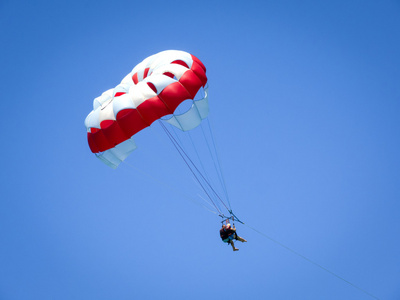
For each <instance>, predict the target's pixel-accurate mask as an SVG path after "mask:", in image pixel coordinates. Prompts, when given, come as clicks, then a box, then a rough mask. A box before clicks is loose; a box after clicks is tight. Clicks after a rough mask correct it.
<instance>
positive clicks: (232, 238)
mask: <svg viewBox="0 0 400 300" xmlns="http://www.w3.org/2000/svg"><path fill="white" fill-rule="evenodd" d="M236 237H237V235H236V233H234V234H231V235H230V236H228V237H227V238H226V239H224V240H222V241H223V242H224V243H229V242H230V241H232V240H234V239H236Z"/></svg>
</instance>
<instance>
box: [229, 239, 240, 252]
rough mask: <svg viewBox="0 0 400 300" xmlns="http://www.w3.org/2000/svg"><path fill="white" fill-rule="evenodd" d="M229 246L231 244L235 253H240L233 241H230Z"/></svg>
mask: <svg viewBox="0 0 400 300" xmlns="http://www.w3.org/2000/svg"><path fill="white" fill-rule="evenodd" d="M229 244H231V246H232V250H233V251H238V250H239V249H238V248H235V244H234V243H233V241H230V242H229Z"/></svg>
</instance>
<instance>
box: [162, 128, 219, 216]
mask: <svg viewBox="0 0 400 300" xmlns="http://www.w3.org/2000/svg"><path fill="white" fill-rule="evenodd" d="M171 128H172V130H169V132H170V133H171V135H172V134H174V137H175V138H174V139H176V141H175V142H176V144H178V145H179V147H180V148H181V149H182V150H183V151H184V149H185V147H184V143H183V142H182V140H181V139H180V138H179V134H177V132H180V130H178V129H177V128H175V127H173V126H172V127H171ZM185 134H187V135H188V136H189V139H190V141H191V144H192V147H193V149H194V151H195V152H196V156H197V159H198V161H199V162H200V165H201V168H202V171H203V174H204V176H205V177H206V179H207V180H208V182H210V180H209V176H208V174H207V172H206V169H205V168H204V165H203V162H202V160H201V158H200V155H199V153H198V151H197V148H196V145H195V143H194V142H193V139H192V135H191V133H190V131H187V132H186V133H185ZM186 149H187V147H186ZM199 173H200V172H199ZM193 180H194V181H195V182H196V183H197V184H199V182H198V181H196V178H194V179H193ZM199 185H200V184H199ZM207 187H208V186H206V187H204V186H201V185H200V188H201V189H204V188H207ZM207 190H208V194H210V190H209V189H207ZM202 199H203V198H202ZM203 200H204V199H203ZM214 204H215V205H216V206H218V210H219V211H221V207H220V206H219V205H218V202H216V203H214Z"/></svg>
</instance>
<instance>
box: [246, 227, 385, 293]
mask: <svg viewBox="0 0 400 300" xmlns="http://www.w3.org/2000/svg"><path fill="white" fill-rule="evenodd" d="M242 224H244V223H242ZM244 225H245V226H247V227H248V228H250V229H251V230H253V231H255V232H257V233H258V234H260V235H262V236H264V237H266V238H267V239H269V240H270V241H272V242H274V243H275V244H277V245H279V246H281V247H282V248H285V249H286V250H288V251H290V252H292V253H293V254H296V255H297V256H299V257H301V258H302V259H304V260H306V261H308V262H309V263H311V264H313V265H314V266H316V267H318V268H320V269H322V270H324V271H325V272H327V273H329V274H331V275H333V276H335V277H336V278H338V279H340V280H342V281H344V282H346V283H347V284H349V285H351V286H352V287H354V288H356V289H357V290H359V291H361V292H363V293H365V294H367V295H368V296H370V297H372V298H374V299H377V300H379V298H378V297H376V296H375V295H373V294H371V293H369V292H367V291H366V290H364V289H362V288H360V287H358V286H357V285H355V284H354V283H351V282H350V281H348V280H346V279H344V278H343V277H341V276H339V275H337V274H336V273H334V272H332V271H330V270H329V269H327V268H325V267H323V266H321V265H320V264H319V263H316V262H315V261H313V260H311V259H309V258H307V257H306V256H304V255H302V254H300V253H299V252H297V251H295V250H293V249H291V248H289V247H288V246H286V245H284V244H282V243H281V242H279V241H277V240H275V239H273V238H271V237H270V236H268V235H266V234H265V233H263V232H261V231H259V230H257V229H255V228H253V227H250V226H249V225H247V224H244Z"/></svg>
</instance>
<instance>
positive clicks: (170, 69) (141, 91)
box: [85, 50, 208, 168]
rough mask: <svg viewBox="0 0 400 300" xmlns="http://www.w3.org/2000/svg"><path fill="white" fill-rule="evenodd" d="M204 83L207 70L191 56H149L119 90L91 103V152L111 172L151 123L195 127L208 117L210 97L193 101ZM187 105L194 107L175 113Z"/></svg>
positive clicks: (177, 53) (174, 53)
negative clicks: (185, 103) (135, 138)
mask: <svg viewBox="0 0 400 300" xmlns="http://www.w3.org/2000/svg"><path fill="white" fill-rule="evenodd" d="M206 84H207V76H206V68H205V66H204V65H203V63H202V62H201V61H200V60H199V59H198V58H197V57H195V56H194V55H192V54H190V53H187V52H184V51H177V50H167V51H163V52H160V53H157V54H155V55H152V56H150V57H148V58H146V59H145V60H143V61H142V62H141V63H139V64H138V65H137V66H135V67H134V68H133V70H132V71H131V72H130V73H129V74H128V75H127V76H125V78H124V79H123V80H122V81H121V83H120V84H119V85H117V86H116V87H115V88H113V89H109V90H107V91H105V92H104V93H103V94H102V95H101V96H100V97H97V98H95V99H94V101H93V110H92V111H91V112H90V113H89V115H88V116H87V117H86V120H85V126H86V129H87V139H88V143H89V147H90V150H91V151H92V152H93V153H95V154H96V156H97V157H98V158H100V159H101V160H102V161H103V162H104V163H105V164H107V165H109V166H110V167H112V168H116V167H118V165H119V164H120V163H121V162H122V161H123V160H124V159H125V158H126V157H127V156H128V155H129V154H130V153H131V152H132V151H133V150H135V149H136V144H135V142H134V140H133V137H134V135H135V134H136V133H138V132H139V131H141V130H143V129H145V128H146V127H148V126H150V125H151V124H152V123H153V122H154V121H156V120H158V119H160V118H163V117H165V116H169V115H171V117H170V118H169V119H167V120H164V121H165V122H168V123H170V124H171V125H173V126H175V127H177V128H179V129H181V130H182V131H187V130H191V129H193V128H195V127H197V126H198V125H199V124H200V123H201V121H202V120H203V119H204V118H206V117H207V115H208V98H207V96H208V94H207V89H205V90H204V95H205V96H204V98H202V99H196V100H195V97H196V95H197V93H198V92H199V90H200V89H204V88H205V87H206ZM185 100H192V101H193V103H192V105H191V107H190V109H189V110H188V111H186V112H185V113H183V114H177V113H176V109H177V107H178V106H179V105H180V104H181V103H182V102H184V101H185Z"/></svg>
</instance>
